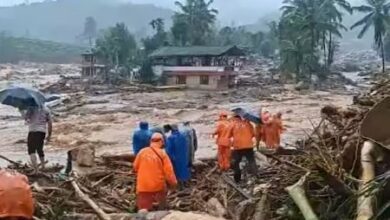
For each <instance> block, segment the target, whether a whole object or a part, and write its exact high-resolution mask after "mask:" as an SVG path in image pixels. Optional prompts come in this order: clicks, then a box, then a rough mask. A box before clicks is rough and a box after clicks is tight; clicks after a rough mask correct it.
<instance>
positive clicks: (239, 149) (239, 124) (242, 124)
mask: <svg viewBox="0 0 390 220" xmlns="http://www.w3.org/2000/svg"><path fill="white" fill-rule="evenodd" d="M231 123H232V124H231V129H230V135H229V137H230V138H232V139H233V140H232V141H233V142H232V145H233V149H234V150H233V170H234V180H235V182H236V183H239V182H241V169H240V163H241V160H242V158H243V157H245V158H246V159H247V161H248V164H249V169H250V170H249V171H250V172H251V173H252V175H254V176H256V169H257V167H256V161H255V152H254V150H253V147H254V146H253V139H254V138H255V129H254V127H253V126H252V124H251V123H250V122H249V121H248V120H245V119H242V118H241V117H240V116H238V115H235V116H234V118H233V121H232V122H231Z"/></svg>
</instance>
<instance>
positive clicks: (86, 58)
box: [81, 52, 107, 77]
mask: <svg viewBox="0 0 390 220" xmlns="http://www.w3.org/2000/svg"><path fill="white" fill-rule="evenodd" d="M81 57H82V60H81V76H83V77H95V76H97V75H101V74H105V73H107V67H106V66H105V65H103V64H99V63H98V61H97V58H96V55H95V54H94V53H92V52H86V53H83V54H81Z"/></svg>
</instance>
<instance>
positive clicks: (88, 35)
mask: <svg viewBox="0 0 390 220" xmlns="http://www.w3.org/2000/svg"><path fill="white" fill-rule="evenodd" d="M96 36H97V23H96V20H95V18H93V17H91V16H89V17H87V18H86V19H85V23H84V32H83V33H82V34H81V38H83V39H87V40H88V43H89V46H90V47H92V45H93V43H92V42H93V41H94V40H95V39H96Z"/></svg>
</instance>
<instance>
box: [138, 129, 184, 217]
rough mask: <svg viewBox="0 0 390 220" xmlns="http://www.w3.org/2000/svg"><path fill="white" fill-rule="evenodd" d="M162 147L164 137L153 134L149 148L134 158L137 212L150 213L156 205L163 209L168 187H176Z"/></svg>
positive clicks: (175, 181) (171, 168)
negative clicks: (146, 211) (145, 211)
mask: <svg viewBox="0 0 390 220" xmlns="http://www.w3.org/2000/svg"><path fill="white" fill-rule="evenodd" d="M163 146H164V137H163V136H162V135H161V134H160V133H154V134H153V135H152V139H151V143H150V146H149V147H146V148H144V149H142V150H141V151H140V152H139V154H137V157H136V158H135V161H134V171H135V172H136V174H137V207H138V210H145V209H146V210H148V211H150V210H152V209H153V208H154V207H156V205H157V207H158V208H163V206H164V205H165V200H166V196H167V191H168V186H169V187H176V185H177V180H176V176H175V172H174V171H173V166H172V163H171V161H170V159H169V157H168V155H167V153H166V152H165V151H164V149H163ZM167 185H168V186H167Z"/></svg>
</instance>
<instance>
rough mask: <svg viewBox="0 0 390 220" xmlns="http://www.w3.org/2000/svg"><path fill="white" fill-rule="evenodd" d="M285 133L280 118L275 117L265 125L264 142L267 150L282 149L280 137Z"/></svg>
mask: <svg viewBox="0 0 390 220" xmlns="http://www.w3.org/2000/svg"><path fill="white" fill-rule="evenodd" d="M283 131H284V128H283V124H282V119H281V118H280V117H278V116H273V117H272V119H271V120H270V121H269V122H267V123H266V124H265V125H264V141H265V145H266V146H267V148H271V149H276V148H278V147H280V137H281V134H282V133H283Z"/></svg>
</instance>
